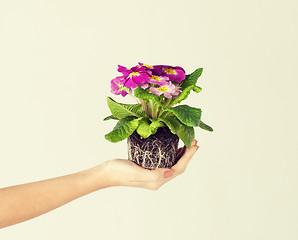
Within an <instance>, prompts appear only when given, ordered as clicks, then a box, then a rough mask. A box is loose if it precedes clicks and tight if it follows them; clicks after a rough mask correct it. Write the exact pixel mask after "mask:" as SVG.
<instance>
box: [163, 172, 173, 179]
mask: <svg viewBox="0 0 298 240" xmlns="http://www.w3.org/2000/svg"><path fill="white" fill-rule="evenodd" d="M172 176H173V171H165V172H164V177H165V178H169V177H172Z"/></svg>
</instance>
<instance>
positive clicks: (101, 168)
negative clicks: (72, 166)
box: [78, 162, 113, 192]
mask: <svg viewBox="0 0 298 240" xmlns="http://www.w3.org/2000/svg"><path fill="white" fill-rule="evenodd" d="M107 165H108V164H107V162H104V163H102V164H100V165H98V166H95V167H92V168H89V169H86V170H84V171H81V172H78V174H79V175H81V176H82V179H83V180H82V181H83V184H84V185H85V186H86V187H87V189H89V192H94V191H97V190H100V189H103V188H107V187H111V186H113V185H112V183H111V181H110V179H109V174H108V171H107Z"/></svg>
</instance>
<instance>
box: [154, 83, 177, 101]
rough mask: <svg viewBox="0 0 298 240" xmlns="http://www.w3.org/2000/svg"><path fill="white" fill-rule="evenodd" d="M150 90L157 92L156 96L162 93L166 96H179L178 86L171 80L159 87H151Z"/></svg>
mask: <svg viewBox="0 0 298 240" xmlns="http://www.w3.org/2000/svg"><path fill="white" fill-rule="evenodd" d="M149 92H150V93H153V94H155V95H156V96H160V95H161V94H163V95H164V96H165V97H166V98H172V96H177V89H176V86H175V85H174V84H173V83H171V82H168V83H167V84H165V85H162V86H159V87H153V86H152V87H150V89H149ZM178 94H179V93H178Z"/></svg>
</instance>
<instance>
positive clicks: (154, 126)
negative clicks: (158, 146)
mask: <svg viewBox="0 0 298 240" xmlns="http://www.w3.org/2000/svg"><path fill="white" fill-rule="evenodd" d="M164 126H165V124H164V123H163V122H160V121H154V122H152V123H151V124H150V129H151V134H155V133H156V131H157V129H158V128H159V127H164Z"/></svg>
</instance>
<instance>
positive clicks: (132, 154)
mask: <svg viewBox="0 0 298 240" xmlns="http://www.w3.org/2000/svg"><path fill="white" fill-rule="evenodd" d="M178 142H179V138H178V136H177V135H175V134H172V133H171V131H170V130H169V128H167V127H161V128H158V130H157V132H156V133H155V134H154V135H151V136H150V137H148V138H142V137H141V136H140V135H139V134H138V133H137V132H134V133H133V134H132V135H131V136H129V137H128V139H127V145H128V159H129V160H131V161H133V162H134V163H136V164H138V165H139V166H141V167H144V168H147V169H150V170H154V169H156V168H171V167H172V166H173V165H175V164H176V163H177V161H178V159H179V158H180V157H181V156H179V157H177V150H178ZM179 155H180V154H179Z"/></svg>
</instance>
